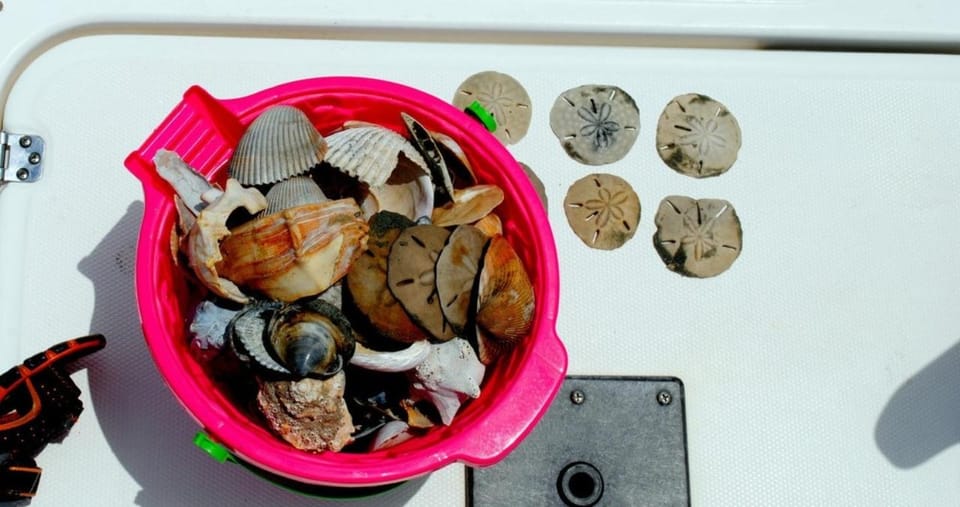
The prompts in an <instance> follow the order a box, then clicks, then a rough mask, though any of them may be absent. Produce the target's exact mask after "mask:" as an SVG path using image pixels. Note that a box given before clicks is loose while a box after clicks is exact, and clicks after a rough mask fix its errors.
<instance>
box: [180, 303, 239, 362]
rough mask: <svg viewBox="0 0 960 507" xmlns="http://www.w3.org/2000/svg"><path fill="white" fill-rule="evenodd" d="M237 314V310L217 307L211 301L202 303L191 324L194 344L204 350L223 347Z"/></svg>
mask: <svg viewBox="0 0 960 507" xmlns="http://www.w3.org/2000/svg"><path fill="white" fill-rule="evenodd" d="M236 314H237V310H230V309H228V308H223V307H220V306H217V305H215V304H214V303H213V302H211V301H203V302H202V303H200V304H199V305H198V306H197V309H196V311H195V312H194V314H193V322H191V323H190V332H191V333H193V343H195V344H196V345H197V346H198V347H200V348H201V349H203V350H207V349H211V348H214V349H219V348H221V347H223V344H224V343H225V335H226V332H227V324H229V323H230V319H232V318H233V316H234V315H236Z"/></svg>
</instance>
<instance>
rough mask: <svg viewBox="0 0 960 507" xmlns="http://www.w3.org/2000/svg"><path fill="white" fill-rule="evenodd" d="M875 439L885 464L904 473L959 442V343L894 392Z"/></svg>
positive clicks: (878, 423) (878, 425)
mask: <svg viewBox="0 0 960 507" xmlns="http://www.w3.org/2000/svg"><path fill="white" fill-rule="evenodd" d="M874 438H875V440H876V442H877V447H879V448H880V451H881V452H882V453H883V455H884V456H886V458H887V460H888V461H890V463H892V464H893V465H894V466H896V467H897V468H904V469H905V468H913V467H916V466H918V465H920V464H922V463H924V462H926V461H927V460H929V459H930V458H932V457H933V456H935V455H936V454H937V453H939V452H940V451H943V450H944V449H946V448H948V447H950V446H952V445H954V444H957V443H960V342H957V344H956V345H954V346H953V347H951V348H949V349H947V351H946V352H944V353H943V354H942V355H940V357H938V358H937V359H935V360H934V361H933V362H932V363H930V364H928V365H927V366H926V367H924V368H923V369H922V370H920V371H919V372H918V373H917V374H915V375H914V376H912V377H910V378H909V379H907V381H906V382H904V383H903V385H901V386H900V387H899V388H898V389H897V391H896V392H895V393H894V394H893V397H892V398H890V401H889V402H887V406H886V407H884V409H883V412H881V413H880V418H879V420H878V421H877V427H876V431H875V432H874Z"/></svg>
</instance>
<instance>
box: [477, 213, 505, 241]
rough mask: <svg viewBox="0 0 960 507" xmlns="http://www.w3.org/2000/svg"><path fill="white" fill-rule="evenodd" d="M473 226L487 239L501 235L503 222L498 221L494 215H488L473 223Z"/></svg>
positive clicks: (498, 218) (497, 217)
mask: <svg viewBox="0 0 960 507" xmlns="http://www.w3.org/2000/svg"><path fill="white" fill-rule="evenodd" d="M473 226H474V227H476V228H477V229H479V230H480V232H482V233H484V234H485V235H486V236H487V237H488V238H492V237H494V236H496V235H498V234H503V222H501V221H500V217H499V216H498V215H497V214H496V213H489V214H488V215H487V216H485V217H483V218H481V219H480V220H477V221H476V222H474V224H473Z"/></svg>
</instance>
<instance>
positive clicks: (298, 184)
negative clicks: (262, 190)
mask: <svg viewBox="0 0 960 507" xmlns="http://www.w3.org/2000/svg"><path fill="white" fill-rule="evenodd" d="M265 197H266V198H267V209H265V210H264V211H263V212H262V214H263V215H272V214H274V213H277V212H279V211H283V210H285V209H289V208H294V207H297V206H303V205H304V204H318V203H321V202H324V201H329V200H330V199H327V196H326V195H324V194H323V191H322V190H320V186H319V185H317V184H316V182H314V181H313V178H311V177H310V176H294V177H292V178H290V179H286V180H283V181H280V182H278V183H277V184H276V185H274V186H272V187H270V190H269V191H267V195H266V196H265Z"/></svg>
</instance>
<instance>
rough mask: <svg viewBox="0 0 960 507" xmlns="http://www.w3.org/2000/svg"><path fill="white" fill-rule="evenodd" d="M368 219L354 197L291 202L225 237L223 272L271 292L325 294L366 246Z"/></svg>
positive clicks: (277, 295)
mask: <svg viewBox="0 0 960 507" xmlns="http://www.w3.org/2000/svg"><path fill="white" fill-rule="evenodd" d="M367 231H368V227H367V223H366V222H364V221H363V219H362V218H361V215H360V208H359V207H358V206H357V204H356V202H355V201H354V200H353V199H339V200H336V201H327V202H323V203H318V204H306V205H303V206H297V207H294V208H289V209H286V210H283V211H281V212H278V213H274V214H272V215H267V216H264V217H260V218H257V219H255V220H252V221H250V222H247V223H245V224H243V225H241V226H239V227H237V228H236V229H234V230H232V231H231V233H230V235H229V236H227V237H226V238H225V239H224V240H223V241H222V242H221V243H220V251H221V253H222V256H223V260H222V261H221V262H220V264H219V265H218V266H217V268H218V270H219V272H220V273H221V275H222V276H223V277H225V278H228V279H229V280H231V281H232V282H234V283H236V284H237V285H240V286H244V287H249V288H251V289H253V290H256V291H258V292H260V293H262V294H264V295H266V296H267V297H269V298H272V299H278V300H281V301H294V300H297V299H300V298H302V297H306V296H312V295H316V294H319V293H321V292H323V291H324V290H326V289H327V288H328V287H330V286H331V285H333V284H334V283H336V282H337V280H339V279H340V278H342V277H343V276H344V275H346V274H347V270H348V269H349V267H350V264H351V263H352V262H353V261H354V260H355V259H356V257H357V256H358V255H360V253H361V252H362V251H363V249H364V248H366V241H367Z"/></svg>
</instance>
